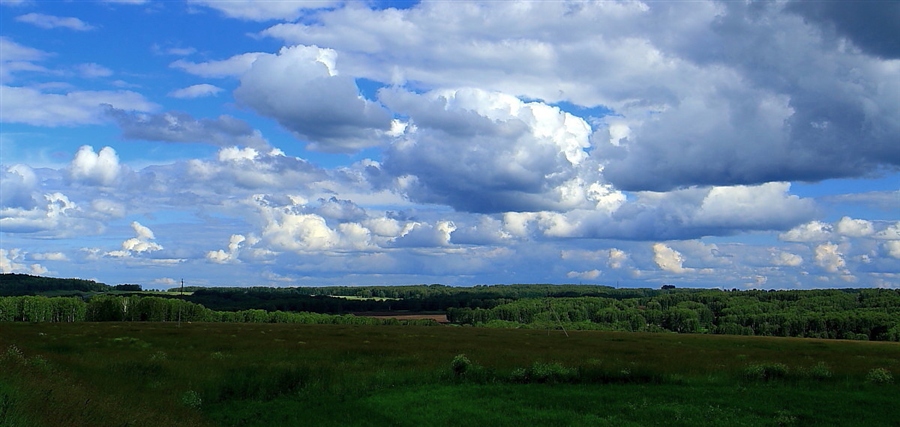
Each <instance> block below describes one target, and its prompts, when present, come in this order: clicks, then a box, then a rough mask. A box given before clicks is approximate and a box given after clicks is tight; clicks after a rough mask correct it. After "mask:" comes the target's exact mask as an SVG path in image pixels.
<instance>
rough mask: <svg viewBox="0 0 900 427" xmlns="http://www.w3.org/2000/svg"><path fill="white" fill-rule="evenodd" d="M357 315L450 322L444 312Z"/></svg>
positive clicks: (361, 314) (365, 313) (362, 314)
mask: <svg viewBox="0 0 900 427" xmlns="http://www.w3.org/2000/svg"><path fill="white" fill-rule="evenodd" d="M353 315H355V316H365V317H375V318H378V319H397V320H422V319H431V320H434V321H435V322H438V323H450V321H449V320H447V315H446V314H443V313H391V312H362V313H353Z"/></svg>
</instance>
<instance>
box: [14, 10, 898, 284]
mask: <svg viewBox="0 0 900 427" xmlns="http://www.w3.org/2000/svg"><path fill="white" fill-rule="evenodd" d="M898 14H900V3H896V2H796V1H782V2H766V3H745V2H716V1H708V2H707V1H696V2H639V1H602V2H576V1H558V2H557V1H554V2H514V1H490V2H465V1H461V2H446V1H437V2H427V1H426V2H341V1H318V2H309V1H307V2H291V1H279V2H251V1H228V2H222V1H200V0H196V1H195V0H188V1H141V0H131V1H124V0H120V1H97V2H88V1H85V2H46V1H7V0H3V1H0V83H2V88H0V90H2V92H0V144H2V145H0V148H2V151H0V179H2V181H0V271H2V272H18V273H31V274H41V275H48V276H56V277H79V278H86V279H95V280H98V281H102V282H105V283H109V284H119V283H138V284H141V285H144V286H145V287H147V288H167V287H170V286H174V284H176V283H179V282H180V280H181V279H182V278H184V279H185V281H186V283H190V284H194V285H205V286H260V285H270V286H314V285H367V284H374V285H395V284H396V285H400V284H416V283H443V284H448V285H460V286H468V285H475V284H494V283H598V284H607V285H618V286H629V287H659V286H661V285H663V284H675V285H677V286H682V287H720V288H727V289H731V288H738V289H748V288H761V289H807V288H845V287H887V288H898V287H900V273H898V272H900V170H898V165H900V121H898V120H897V117H900V45H898V42H897V41H896V40H897V39H896V34H897V33H898V32H900V28H898V26H900V23H898V22H900V21H898V20H893V19H887V18H885V17H890V16H897V15H898Z"/></svg>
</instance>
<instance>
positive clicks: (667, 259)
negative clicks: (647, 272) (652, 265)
mask: <svg viewBox="0 0 900 427" xmlns="http://www.w3.org/2000/svg"><path fill="white" fill-rule="evenodd" d="M653 261H654V262H656V265H657V266H659V268H661V269H663V270H665V271H668V272H672V273H677V274H682V273H687V272H689V271H692V269H690V268H684V267H683V266H682V264H684V256H682V255H681V252H678V251H676V250H675V249H672V248H670V247H668V246H666V245H664V244H662V243H656V244H654V245H653Z"/></svg>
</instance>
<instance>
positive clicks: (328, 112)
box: [234, 46, 391, 152]
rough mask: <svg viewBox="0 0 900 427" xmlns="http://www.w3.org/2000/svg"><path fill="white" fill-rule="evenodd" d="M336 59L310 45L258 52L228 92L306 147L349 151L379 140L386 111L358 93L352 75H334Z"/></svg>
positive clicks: (386, 126) (385, 125) (384, 127)
mask: <svg viewBox="0 0 900 427" xmlns="http://www.w3.org/2000/svg"><path fill="white" fill-rule="evenodd" d="M336 59H337V54H336V52H335V51H333V50H330V49H320V48H318V47H315V46H294V47H290V48H283V49H281V51H280V52H279V53H278V54H277V55H265V56H260V57H258V58H257V59H256V61H255V62H253V65H252V66H251V67H250V69H249V70H248V71H247V72H246V73H244V74H243V75H242V76H241V85H240V86H239V87H238V88H237V89H236V90H235V91H234V96H235V98H236V99H237V100H238V101H239V102H240V103H242V104H244V105H246V106H248V107H250V108H253V109H254V110H256V111H257V112H258V113H260V114H262V115H264V116H267V117H271V118H273V119H275V120H276V121H278V123H279V124H281V125H282V126H284V127H285V128H286V129H288V130H290V131H292V132H294V133H295V134H296V135H297V137H298V138H300V139H302V140H304V141H307V142H308V145H307V146H308V147H309V148H311V149H316V150H321V151H336V152H347V151H349V152H352V151H356V150H359V149H361V148H365V147H371V146H375V145H379V144H381V140H382V137H383V136H384V134H385V133H386V132H388V131H390V129H391V114H390V113H389V112H388V111H387V110H385V109H384V107H382V106H380V105H378V104H377V103H375V102H372V101H369V100H366V99H365V98H363V97H362V96H360V94H359V89H358V88H357V86H356V82H355V81H354V79H353V77H351V76H349V75H341V74H338V72H337V69H336V67H335V62H336Z"/></svg>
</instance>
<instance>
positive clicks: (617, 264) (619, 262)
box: [606, 248, 628, 269]
mask: <svg viewBox="0 0 900 427" xmlns="http://www.w3.org/2000/svg"><path fill="white" fill-rule="evenodd" d="M626 261H628V253H627V252H625V251H623V250H621V249H616V248H612V249H610V250H609V261H608V262H607V264H606V265H608V266H609V268H614V269H616V268H622V266H623V265H624V264H625V262H626Z"/></svg>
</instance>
